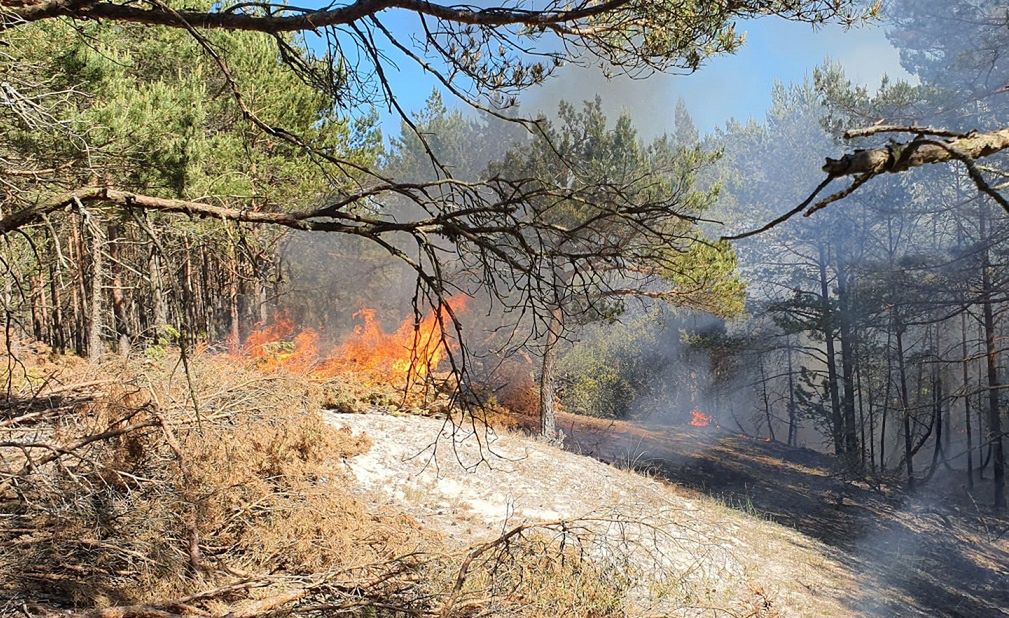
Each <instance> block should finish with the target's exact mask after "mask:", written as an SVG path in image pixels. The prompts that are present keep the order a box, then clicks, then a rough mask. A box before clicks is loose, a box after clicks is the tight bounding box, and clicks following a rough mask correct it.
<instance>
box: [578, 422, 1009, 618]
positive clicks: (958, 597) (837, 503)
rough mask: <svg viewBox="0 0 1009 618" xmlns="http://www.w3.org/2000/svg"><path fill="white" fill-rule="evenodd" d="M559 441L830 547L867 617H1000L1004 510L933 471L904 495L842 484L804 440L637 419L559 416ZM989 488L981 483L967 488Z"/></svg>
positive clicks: (1005, 587)
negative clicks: (854, 583)
mask: <svg viewBox="0 0 1009 618" xmlns="http://www.w3.org/2000/svg"><path fill="white" fill-rule="evenodd" d="M559 425H560V426H561V427H563V429H564V431H565V433H566V434H567V436H568V437H567V440H566V444H565V446H566V448H568V449H569V450H572V451H574V452H578V453H582V454H585V455H590V456H592V457H595V458H597V459H601V460H603V461H610V462H631V463H633V465H635V466H636V467H639V468H647V469H651V470H653V471H654V472H655V473H657V474H659V475H661V477H663V478H665V479H666V480H668V481H671V482H673V483H676V484H678V485H680V486H683V487H689V488H692V489H693V490H695V491H696V492H697V493H698V494H707V495H714V496H718V497H721V498H722V499H724V500H726V501H727V502H728V503H730V504H734V505H736V507H737V508H740V509H742V510H746V511H751V512H755V513H758V514H759V515H760V516H763V517H767V518H769V519H771V520H772V521H774V522H777V523H780V524H782V525H785V526H788V527H790V528H794V529H795V530H798V531H799V532H801V533H802V534H803V535H805V536H807V537H809V538H812V539H816V540H817V541H819V542H821V543H823V544H825V545H826V546H827V547H828V548H829V552H830V553H829V555H830V557H831V558H832V559H833V560H836V561H838V562H840V563H842V564H844V565H845V567H846V568H847V569H848V570H849V571H850V573H851V574H852V576H854V577H856V578H858V580H859V582H860V583H859V591H858V593H857V594H856V593H853V594H851V595H849V598H847V599H846V600H845V603H846V605H847V606H848V607H849V608H850V609H851V610H852V612H853V613H859V614H866V615H873V616H966V617H979V618H981V617H989V616H1009V518H1007V517H1005V516H1002V517H998V516H995V515H993V514H992V513H991V512H990V509H987V508H986V507H984V506H978V505H977V504H974V503H973V501H971V500H969V499H967V500H966V501H962V500H960V501H958V500H954V499H953V498H951V496H960V495H964V491H963V489H962V488H961V487H960V486H959V484H960V483H962V478H961V477H960V476H959V475H957V476H956V477H955V478H950V477H949V476H947V477H946V478H945V479H942V478H937V479H935V480H933V482H932V483H930V484H929V485H927V486H926V487H925V488H923V489H921V490H920V491H919V492H917V493H916V494H914V495H909V494H907V493H906V492H903V491H901V490H898V489H893V488H891V489H889V490H887V491H874V490H873V489H871V488H869V487H868V486H866V485H864V484H856V483H845V482H843V480H841V479H840V478H838V476H836V475H835V474H834V470H833V469H832V465H833V460H832V459H831V458H830V457H827V456H824V455H822V454H819V453H817V452H815V451H812V450H809V449H799V448H790V447H787V446H784V445H782V444H780V443H769V442H765V441H763V440H759V439H755V438H752V437H748V436H744V435H741V434H738V433H734V432H728V431H724V430H721V429H716V428H705V429H696V428H693V427H689V426H688V427H682V426H681V427H659V426H651V427H642V426H639V425H635V424H632V423H627V422H611V421H603V420H599V419H591V418H585V417H578V416H574V415H562V417H561V418H560V423H559ZM975 493H976V495H977V496H978V498H977V500H978V502H982V501H986V500H988V499H989V495H990V493H991V492H990V486H986V484H982V485H981V486H980V487H978V488H977V490H976V492H975Z"/></svg>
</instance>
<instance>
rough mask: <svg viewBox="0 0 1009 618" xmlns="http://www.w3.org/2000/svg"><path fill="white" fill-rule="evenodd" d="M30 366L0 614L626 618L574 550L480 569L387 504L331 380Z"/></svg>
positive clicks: (0, 426)
mask: <svg viewBox="0 0 1009 618" xmlns="http://www.w3.org/2000/svg"><path fill="white" fill-rule="evenodd" d="M19 359H20V360H21V361H22V362H23V363H24V365H21V366H19V367H18V370H17V372H16V373H15V374H14V375H11V376H8V377H9V378H10V383H11V390H10V393H9V397H7V398H6V400H5V401H4V403H3V406H2V407H0V505H2V509H0V511H2V513H3V519H2V520H0V613H4V612H6V611H7V610H12V609H13V608H15V607H17V608H20V609H21V611H27V612H28V613H29V614H31V615H62V614H61V612H64V613H65V612H67V611H71V610H73V611H80V612H84V615H90V616H96V617H97V616H118V617H120V618H125V617H129V616H161V617H167V616H185V615H197V616H225V615H228V616H234V617H240V616H255V615H261V614H264V613H269V612H277V611H283V612H288V613H290V612H294V613H312V614H315V615H318V614H319V613H323V614H326V613H338V612H344V613H348V612H349V613H351V614H357V615H362V616H365V615H367V616H399V615H439V616H446V617H447V616H478V615H513V616H547V615H556V614H560V615H568V616H598V617H606V616H617V615H621V611H622V610H621V609H620V608H621V607H623V606H624V600H625V599H624V596H625V593H626V589H627V586H626V582H625V581H623V580H621V579H620V578H619V577H614V575H613V574H612V573H610V572H608V571H607V570H605V569H601V568H599V567H598V566H595V565H594V564H593V563H592V562H591V561H589V560H587V559H585V557H584V556H582V555H579V554H577V553H573V552H572V550H571V549H570V547H571V543H570V542H569V541H570V539H568V538H567V537H565V545H566V546H567V547H568V549H565V548H564V547H562V546H561V544H560V543H559V542H558V537H556V535H554V536H543V535H542V534H539V535H538V534H536V533H534V532H533V531H529V532H525V531H523V534H519V535H515V536H513V537H509V538H507V539H505V540H504V541H502V542H501V544H500V545H495V546H493V547H492V548H484V549H483V550H481V551H480V552H479V554H478V555H476V557H473V556H474V552H475V551H477V549H480V548H479V547H478V548H476V549H474V548H472V547H465V546H462V545H460V544H458V543H453V542H450V540H449V539H446V538H445V537H444V536H443V535H441V534H440V533H438V532H436V531H433V530H430V529H425V528H423V527H422V526H421V525H420V524H418V522H417V521H415V520H414V519H412V518H411V517H409V516H407V515H405V514H403V513H402V512H401V511H399V510H397V509H396V508H395V506H385V507H380V506H377V505H375V504H373V503H370V502H369V500H368V498H367V497H366V496H365V495H364V494H362V493H360V492H359V490H356V489H355V488H354V487H353V483H352V482H351V479H350V478H349V476H348V474H347V472H346V466H344V465H343V463H342V461H343V460H344V459H346V458H349V457H352V456H355V455H358V454H360V453H364V452H366V451H367V450H368V449H369V448H370V447H371V444H370V440H369V438H368V437H367V436H362V435H358V436H355V435H353V434H351V433H350V432H349V431H347V430H340V429H336V428H333V427H332V426H331V425H330V424H328V423H326V422H325V421H324V420H323V417H322V415H321V413H320V407H321V404H322V403H323V402H325V401H327V400H328V399H331V397H332V396H333V390H332V389H333V388H334V387H333V386H332V385H329V387H328V388H329V392H328V393H327V387H326V386H325V385H321V384H318V383H313V382H312V381H310V380H309V379H307V378H305V377H302V376H295V375H291V374H287V373H283V372H280V373H276V372H275V373H263V372H261V371H259V370H258V369H257V368H256V367H254V366H252V365H246V364H243V363H241V362H237V361H236V360H235V359H233V358H225V357H216V356H213V355H210V354H206V353H201V354H197V355H196V356H195V357H193V358H190V360H189V370H188V371H186V370H185V368H184V366H183V365H181V364H180V363H178V357H175V358H174V359H170V360H164V361H157V362H154V361H150V360H146V361H123V360H121V359H108V360H106V361H105V362H103V363H101V364H99V365H97V366H92V365H89V364H87V363H84V362H81V361H79V360H76V359H70V358H67V357H55V356H51V355H49V354H47V353H46V352H45V351H44V350H36V351H35V353H30V354H24V353H23V354H21V355H20V356H19ZM355 397H356V395H355ZM572 539H573V537H572ZM103 608H104V609H103ZM87 612H91V613H87ZM103 612H104V613H103Z"/></svg>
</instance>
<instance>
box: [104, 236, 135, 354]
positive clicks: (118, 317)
mask: <svg viewBox="0 0 1009 618" xmlns="http://www.w3.org/2000/svg"><path fill="white" fill-rule="evenodd" d="M121 235H122V233H121V230H120V229H119V227H118V226H115V225H109V226H108V239H109V243H108V245H109V271H110V273H111V274H112V290H111V292H112V317H113V318H114V319H115V322H116V324H115V326H116V345H117V347H118V351H119V354H120V355H122V356H129V354H130V334H129V316H128V315H127V312H126V295H125V294H124V293H123V273H122V270H123V269H122V265H121V264H120V261H121V256H120V255H119V244H118V242H117V241H118V239H119V238H120V236H121Z"/></svg>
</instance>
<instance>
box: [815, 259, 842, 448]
mask: <svg viewBox="0 0 1009 618" xmlns="http://www.w3.org/2000/svg"><path fill="white" fill-rule="evenodd" d="M819 251H820V255H819V263H818V264H817V266H818V267H819V271H820V300H821V302H822V309H821V311H822V313H823V316H822V324H821V329H822V331H823V338H824V341H825V342H826V346H827V391H828V393H829V394H830V413H831V414H830V419H831V435H832V437H833V439H834V455H836V456H838V457H841V456H842V455H843V454H844V431H843V424H844V421H843V419H842V417H841V402H840V396H839V395H838V392H837V359H836V354H835V352H834V325H833V315H832V313H833V312H832V310H831V307H830V291H829V287H828V281H827V255H826V250H825V248H824V246H823V245H820V247H819Z"/></svg>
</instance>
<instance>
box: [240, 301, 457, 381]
mask: <svg viewBox="0 0 1009 618" xmlns="http://www.w3.org/2000/svg"><path fill="white" fill-rule="evenodd" d="M468 300H469V299H468V297H466V296H465V295H462V294H459V295H456V296H453V297H451V298H449V299H448V300H447V301H446V305H448V308H451V310H452V312H453V313H454V312H457V311H462V310H463V309H464V308H465V306H466V302H467V301H468ZM448 308H446V307H444V306H443V307H441V308H440V309H439V310H438V311H432V312H430V313H429V314H428V315H426V316H424V318H423V319H422V320H420V322H419V323H416V322H415V321H414V320H413V319H411V318H407V319H405V320H403V322H402V323H401V324H400V325H399V327H398V328H397V329H396V330H395V331H393V332H391V333H387V332H385V331H384V330H383V329H382V326H381V325H380V324H379V323H378V320H377V319H376V318H375V311H374V310H373V309H368V308H365V309H362V310H360V311H358V312H357V313H355V314H354V317H355V318H357V319H359V320H361V323H360V324H359V325H358V326H357V327H355V328H354V332H353V333H351V334H350V335H349V336H347V337H346V338H345V339H344V340H343V341H342V342H341V343H340V344H339V345H337V346H336V347H334V348H333V349H332V351H331V352H330V353H329V354H327V355H325V356H323V355H322V354H321V353H320V351H319V339H320V337H319V334H318V333H317V332H316V331H314V330H311V329H306V330H302V331H301V332H298V333H297V334H295V328H294V324H293V323H292V322H291V320H290V319H289V318H287V317H286V316H280V317H278V318H277V320H276V321H275V322H274V323H273V324H270V325H268V326H262V327H260V328H258V329H256V330H255V331H253V332H252V333H251V334H250V335H249V337H248V339H246V342H245V345H244V346H243V347H242V353H243V354H244V355H245V356H247V357H249V358H252V359H255V360H256V362H257V365H258V366H259V367H260V368H262V369H264V370H267V371H269V370H275V369H281V368H282V369H286V370H288V371H292V372H295V373H304V374H310V375H312V376H314V377H319V378H327V377H333V376H336V375H341V374H345V373H355V374H358V375H362V376H365V377H367V378H369V379H372V380H375V381H382V382H403V381H407V382H412V381H415V380H417V379H422V378H424V377H426V376H428V375H429V374H430V373H431V372H432V371H434V370H436V369H437V368H438V365H439V363H440V362H441V361H442V359H443V358H444V357H445V355H446V352H447V351H448V350H449V348H450V347H452V348H454V347H455V346H456V345H457V344H456V343H455V342H454V341H453V340H452V339H451V337H450V336H448V335H447V334H446V332H445V328H446V327H448V325H450V324H451V317H450V316H449V312H448Z"/></svg>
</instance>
